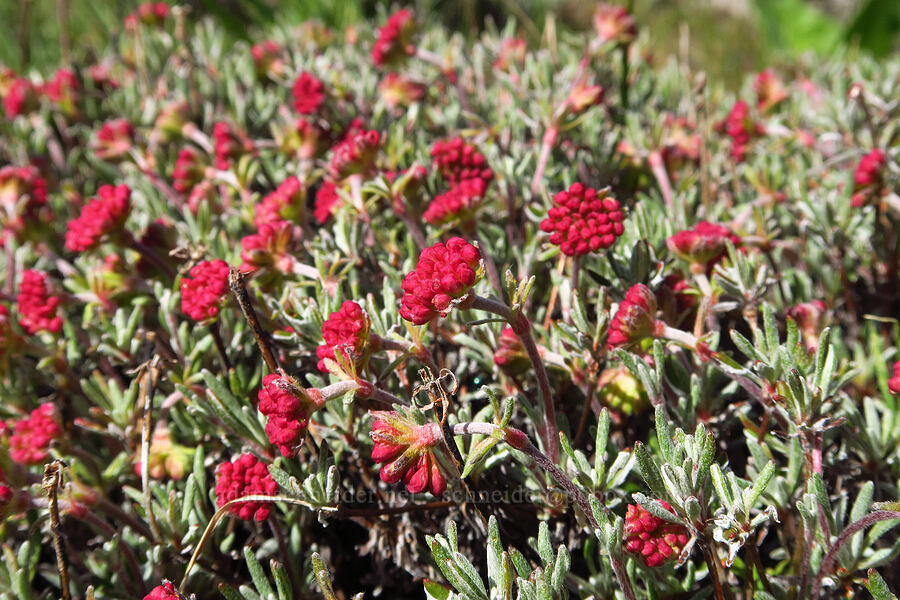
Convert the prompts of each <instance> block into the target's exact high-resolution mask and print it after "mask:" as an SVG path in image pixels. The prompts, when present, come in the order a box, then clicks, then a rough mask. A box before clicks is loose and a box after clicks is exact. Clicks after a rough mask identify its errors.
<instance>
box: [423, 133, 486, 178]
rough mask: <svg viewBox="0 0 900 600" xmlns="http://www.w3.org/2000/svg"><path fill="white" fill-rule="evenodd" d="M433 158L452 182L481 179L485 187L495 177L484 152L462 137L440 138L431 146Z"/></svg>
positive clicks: (435, 163) (442, 172)
mask: <svg viewBox="0 0 900 600" xmlns="http://www.w3.org/2000/svg"><path fill="white" fill-rule="evenodd" d="M431 158H432V159H433V160H434V165H435V166H436V167H437V168H438V170H439V171H440V172H441V175H443V177H444V179H446V180H447V181H449V182H450V183H451V185H452V184H457V183H459V182H460V181H465V180H467V179H481V180H482V181H483V182H484V184H485V187H487V184H489V183H490V182H491V180H492V179H493V178H494V172H493V171H492V170H491V168H490V167H489V166H488V164H487V159H485V157H484V154H482V153H481V152H479V151H478V149H477V148H476V147H475V145H474V144H467V143H466V142H465V140H463V139H462V138H459V137H458V138H453V139H450V140H439V141H437V142H435V143H434V145H433V146H432V147H431Z"/></svg>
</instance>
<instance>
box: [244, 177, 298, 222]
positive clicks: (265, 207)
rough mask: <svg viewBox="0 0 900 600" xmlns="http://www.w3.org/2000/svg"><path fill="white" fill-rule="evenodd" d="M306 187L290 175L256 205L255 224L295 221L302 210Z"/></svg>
mask: <svg viewBox="0 0 900 600" xmlns="http://www.w3.org/2000/svg"><path fill="white" fill-rule="evenodd" d="M305 192H306V189H305V188H304V187H303V184H301V183H300V180H299V179H297V178H296V177H295V176H293V175H291V176H290V177H288V178H287V179H285V180H284V181H283V182H281V185H279V186H278V187H277V188H275V191H274V192H272V193H271V194H269V195H268V196H266V197H265V198H263V200H262V202H261V203H259V204H257V205H256V226H257V227H259V226H260V225H261V224H262V223H271V222H273V221H282V220H289V221H295V220H296V218H297V217H299V216H300V214H299V213H300V212H301V211H302V210H303V204H304V202H305V200H306V194H305Z"/></svg>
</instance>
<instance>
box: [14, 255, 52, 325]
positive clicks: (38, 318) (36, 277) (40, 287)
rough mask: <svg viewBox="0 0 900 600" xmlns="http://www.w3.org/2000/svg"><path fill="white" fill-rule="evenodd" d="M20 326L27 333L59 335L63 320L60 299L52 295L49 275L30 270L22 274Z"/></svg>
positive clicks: (20, 285)
mask: <svg viewBox="0 0 900 600" xmlns="http://www.w3.org/2000/svg"><path fill="white" fill-rule="evenodd" d="M16 300H17V302H18V309H19V315H20V316H19V325H21V326H22V329H24V330H25V331H26V332H27V333H30V334H34V333H38V332H39V331H49V332H51V333H59V332H60V330H62V324H63V320H62V317H61V316H59V298H58V297H56V296H52V295H51V294H50V285H49V282H48V277H47V274H46V273H44V272H43V271H36V270H34V269H28V270H27V271H25V272H23V273H22V282H21V283H20V284H19V295H18V297H17V298H16Z"/></svg>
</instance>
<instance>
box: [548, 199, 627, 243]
mask: <svg viewBox="0 0 900 600" xmlns="http://www.w3.org/2000/svg"><path fill="white" fill-rule="evenodd" d="M553 202H554V204H555V206H554V207H553V208H551V209H550V210H549V211H548V212H547V218H546V219H544V220H543V221H541V230H542V231H544V232H546V233H549V234H550V243H551V244H555V245H557V246H559V248H560V250H562V253H563V254H565V255H566V256H583V255H585V254H588V253H589V252H595V251H597V250H599V249H601V248H604V249H605V248H609V247H610V246H612V245H613V243H615V241H616V239H617V238H618V237H619V236H620V235H622V233H623V232H624V231H625V228H624V226H623V225H622V220H623V219H624V216H623V214H622V209H621V207H620V206H619V202H618V200H616V199H615V198H610V197H608V196H607V190H600V191H599V192H598V191H597V190H595V189H594V188H586V187H584V186H583V185H582V184H580V183H573V184H572V187H570V188H569V189H568V191H565V192H559V193H558V194H556V197H555V198H554V199H553Z"/></svg>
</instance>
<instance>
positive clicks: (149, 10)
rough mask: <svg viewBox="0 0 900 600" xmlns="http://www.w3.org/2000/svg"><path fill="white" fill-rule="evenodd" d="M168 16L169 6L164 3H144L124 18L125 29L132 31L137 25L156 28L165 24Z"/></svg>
mask: <svg viewBox="0 0 900 600" xmlns="http://www.w3.org/2000/svg"><path fill="white" fill-rule="evenodd" d="M168 16H169V5H168V4H166V3H165V2H144V3H142V4H141V5H140V6H138V7H137V10H135V11H133V12H131V13H129V14H128V15H126V16H125V29H126V30H127V31H134V30H135V29H137V26H138V24H139V23H143V24H144V25H147V26H150V27H158V26H160V25H162V24H163V23H165V21H166V18H168Z"/></svg>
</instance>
